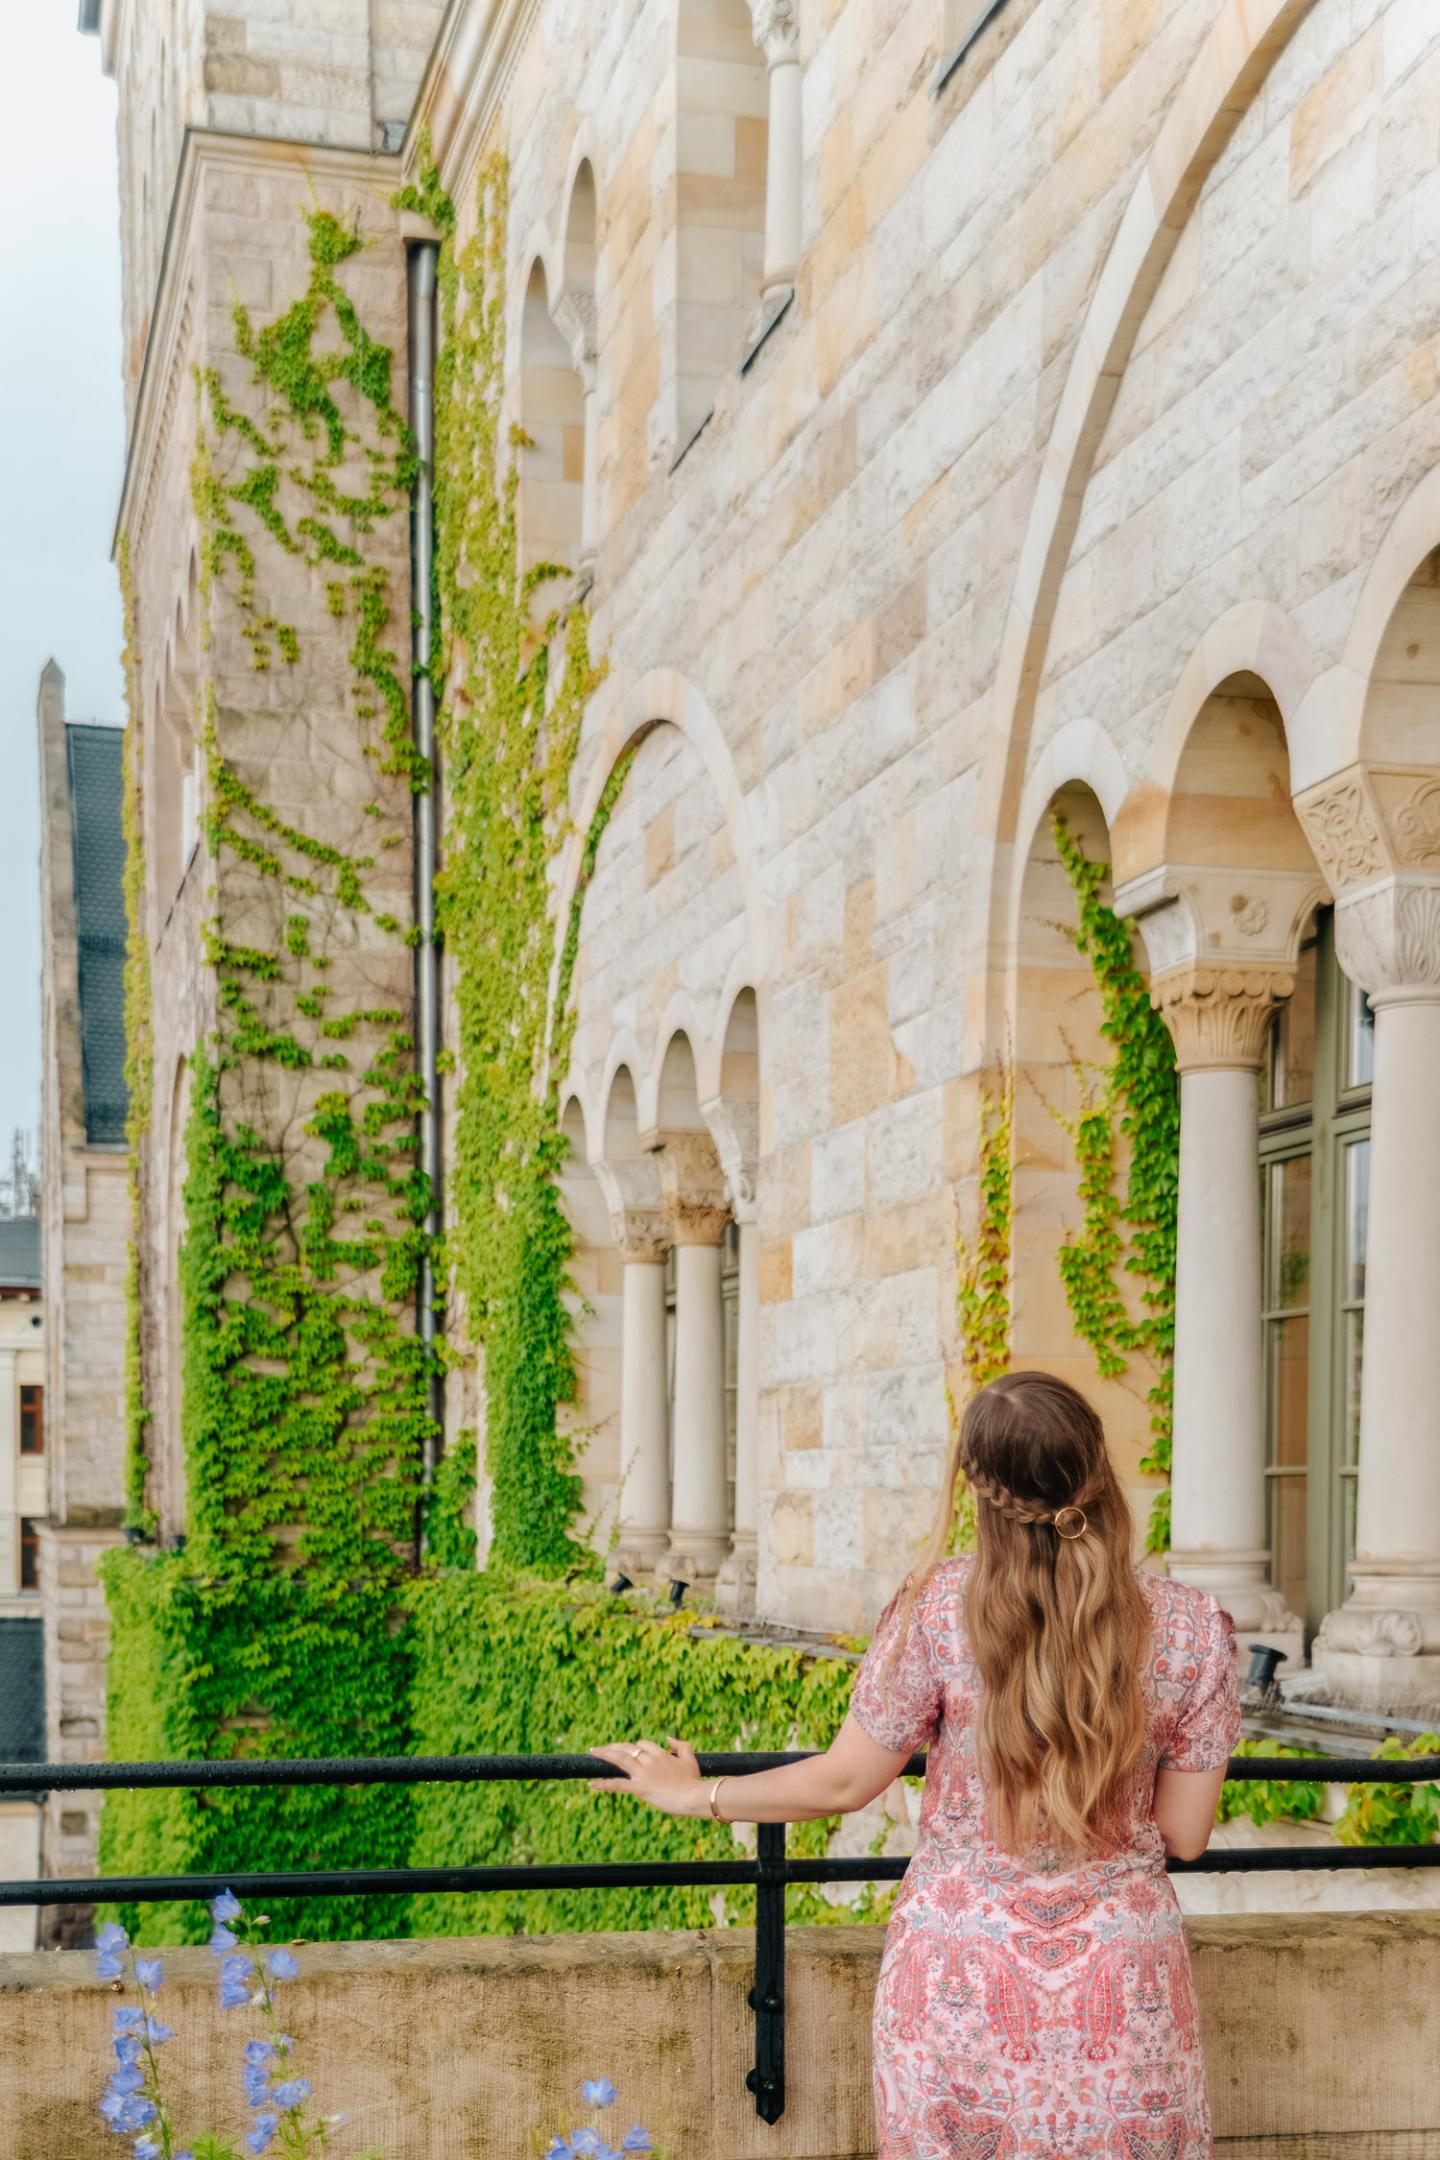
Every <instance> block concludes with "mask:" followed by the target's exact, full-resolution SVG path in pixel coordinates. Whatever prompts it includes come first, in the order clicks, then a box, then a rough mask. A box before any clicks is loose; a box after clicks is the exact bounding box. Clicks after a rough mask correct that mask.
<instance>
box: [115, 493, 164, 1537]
mask: <svg viewBox="0 0 1440 2160" xmlns="http://www.w3.org/2000/svg"><path fill="white" fill-rule="evenodd" d="M118 556H119V569H120V596H121V604H122V608H123V618H122V619H123V622H124V634H125V645H124V650H123V652H122V654H121V665H122V668H123V671H124V678H125V709H126V714H127V724H126V728H125V741H124V745H123V748H122V753H121V754H122V756H123V758H124V776H123V786H122V794H121V798H120V828H121V832H122V835H123V837H124V841H125V868H124V871H123V874H122V884H123V890H124V897H125V972H124V987H125V1099H126V1109H125V1144H126V1147H127V1149H128V1151H129V1162H128V1168H127V1189H128V1194H129V1204H130V1246H129V1250H128V1252H127V1253H126V1256H125V1524H126V1527H127V1528H128V1529H132V1530H139V1531H141V1532H142V1533H146V1534H153V1531H154V1526H155V1518H154V1514H153V1512H152V1510H151V1509H150V1507H149V1505H148V1501H147V1491H146V1488H147V1481H148V1477H149V1467H150V1466H149V1446H148V1443H149V1433H150V1410H149V1407H148V1406H147V1404H146V1401H145V1362H144V1355H143V1349H142V1342H141V1315H142V1312H143V1308H144V1294H143V1285H142V1282H141V1271H140V1248H141V1212H140V1207H141V1201H140V1178H141V1162H142V1159H143V1153H144V1148H145V1143H146V1136H147V1135H148V1133H149V1131H150V1111H151V1097H152V1094H153V1091H154V1072H155V1050H154V1027H153V1019H152V1008H151V993H150V941H149V939H148V937H147V936H146V932H145V787H144V761H145V741H144V709H145V708H144V700H143V698H142V697H141V694H140V649H139V636H138V629H137V616H136V606H135V579H134V574H133V572H132V569H131V564H130V540H129V536H128V535H127V534H125V533H122V534H121V535H120V545H119V550H118Z"/></svg>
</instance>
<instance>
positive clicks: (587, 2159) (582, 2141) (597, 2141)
mask: <svg viewBox="0 0 1440 2160" xmlns="http://www.w3.org/2000/svg"><path fill="white" fill-rule="evenodd" d="M570 2143H571V2144H572V2145H573V2146H574V2148H575V2150H576V2152H577V2153H579V2154H581V2156H582V2160H599V2155H600V2153H601V2152H602V2151H603V2149H604V2143H605V2141H604V2139H603V2138H602V2137H601V2135H600V2133H599V2131H598V2130H591V2129H589V2128H588V2127H587V2128H586V2129H584V2130H572V2131H571V2132H570Z"/></svg>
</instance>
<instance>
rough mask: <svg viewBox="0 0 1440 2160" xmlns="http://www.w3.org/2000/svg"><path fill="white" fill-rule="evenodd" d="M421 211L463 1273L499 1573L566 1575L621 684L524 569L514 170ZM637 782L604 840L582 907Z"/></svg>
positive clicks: (564, 578) (581, 628) (532, 569)
mask: <svg viewBox="0 0 1440 2160" xmlns="http://www.w3.org/2000/svg"><path fill="white" fill-rule="evenodd" d="M402 200H403V201H404V202H405V204H406V205H407V206H408V207H411V208H415V209H419V210H423V211H424V212H425V213H426V214H428V215H429V216H431V217H433V218H434V219H435V221H436V223H437V224H438V225H439V226H440V229H441V231H442V233H443V235H444V238H443V242H442V246H441V249H440V260H439V272H438V294H439V311H440V333H441V335H440V345H439V361H438V365H437V369H436V384H435V436H436V471H435V505H436V526H437V548H436V583H437V589H438V594H439V600H440V607H441V633H442V634H441V637H440V639H439V641H438V649H437V675H438V677H439V678H440V679H442V680H443V682H444V687H445V695H444V700H443V704H442V707H441V712H440V721H439V732H440V741H441V748H442V754H443V756H444V759H445V767H446V778H447V786H448V791H449V801H448V815H447V824H446V861H445V866H444V868H443V870H442V872H441V875H440V878H439V880H438V882H437V913H438V919H439V922H440V925H441V928H442V931H443V935H444V938H445V943H446V949H447V952H448V953H449V955H450V957H451V959H452V961H453V964H454V976H455V1014H456V1027H457V1041H456V1064H457V1067H458V1074H459V1078H458V1083H457V1088H456V1119H455V1148H454V1155H453V1161H452V1167H451V1174H450V1194H451V1205H452V1213H453V1218H454V1220H453V1229H452V1232H451V1235H450V1239H449V1257H450V1260H451V1262H452V1265H453V1269H454V1276H455V1282H456V1287H457V1288H458V1290H459V1292H460V1293H461V1295H462V1297H463V1299H464V1304H465V1313H466V1320H467V1324H468V1330H469V1333H470V1335H471V1336H472V1338H473V1339H474V1341H475V1342H476V1343H477V1344H478V1345H479V1346H480V1348H481V1349H482V1351H483V1356H484V1393H485V1445H486V1468H487V1471H488V1477H489V1497H490V1519H491V1526H492V1537H491V1545H490V1558H491V1561H492V1563H493V1564H494V1565H496V1566H498V1567H502V1568H516V1569H528V1570H532V1571H535V1572H538V1573H541V1574H551V1575H553V1574H562V1573H566V1572H569V1571H572V1570H574V1569H576V1568H586V1567H593V1566H594V1565H595V1563H594V1561H593V1559H592V1558H591V1555H590V1554H589V1552H588V1549H587V1548H586V1547H585V1546H584V1545H583V1544H582V1543H581V1541H580V1540H579V1539H578V1538H577V1537H576V1535H575V1530H574V1524H575V1520H576V1516H577V1514H578V1511H579V1505H580V1481H579V1478H578V1476H577V1475H576V1471H575V1463H574V1454H573V1443H572V1441H571V1440H570V1438H569V1437H568V1436H567V1435H566V1434H565V1433H564V1431H563V1430H562V1428H561V1425H560V1422H559V1419H558V1417H557V1411H558V1409H559V1408H560V1406H561V1405H563V1404H565V1403H568V1402H572V1401H573V1400H574V1399H575V1396H576V1392H577V1378H576V1368H575V1362H574V1356H573V1351H572V1346H571V1340H570V1314H569V1311H568V1309H567V1305H566V1291H567V1288H568V1286H569V1264H570V1256H571V1239H570V1232H569V1228H568V1225H567V1223H566V1221H565V1217H564V1213H563V1211H562V1208H561V1205H560V1198H559V1192H558V1188H557V1183H556V1179H557V1174H558V1172H559V1169H560V1166H561V1163H562V1162H563V1160H564V1155H565V1145H566V1143H565V1140H564V1138H563V1135H562V1133H561V1130H560V1123H559V1116H558V1105H557V1102H556V1087H557V1085H558V1081H559V1078H560V1076H561V1074H562V1073H563V1069H564V1065H565V1061H566V1056H567V1054H568V1044H569V1031H570V1029H571V1027H572V1026H573V1020H572V1019H571V1017H570V1016H569V1013H568V1003H569V999H568V991H569V983H570V974H571V970H572V968H573V963H574V956H575V947H576V939H577V935H578V919H577V913H576V910H578V905H579V896H578V895H577V900H576V903H575V908H574V909H572V914H571V919H570V921H569V923H568V924H567V925H566V926H565V932H566V934H565V942H564V948H563V956H562V966H561V970H560V984H559V994H558V996H554V997H552V983H551V963H552V959H553V956H554V950H555V930H554V923H553V894H552V873H553V870H554V866H555V862H556V857H557V854H558V851H559V849H560V848H561V847H562V845H563V844H564V842H565V840H566V838H567V836H568V833H569V826H568V823H567V818H566V801H567V794H568V786H569V779H570V774H571V770H572V767H573V764H574V759H575V753H576V749H577V746H578V743H579V735H580V723H581V718H582V715H583V712H584V709H585V704H586V700H587V699H588V698H589V696H590V694H591V692H592V691H593V690H594V688H595V687H596V685H597V683H598V682H599V681H600V678H601V674H602V670H601V668H600V667H598V666H597V665H596V664H595V663H594V662H592V660H591V657H590V649H589V638H588V620H587V616H586V612H585V609H584V607H583V606H582V605H581V604H579V603H578V602H576V601H574V600H572V599H570V598H569V597H568V595H569V592H570V586H569V573H568V571H567V570H566V569H565V567H564V566H563V565H561V564H557V563H551V562H535V563H530V564H528V565H526V564H525V562H524V561H523V559H522V549H521V543H520V533H519V519H518V495H519V462H518V454H519V452H520V451H521V450H522V449H523V448H524V447H525V441H526V438H525V437H524V436H523V435H522V434H521V433H520V432H519V431H518V430H511V431H509V433H508V434H507V433H506V431H505V428H504V424H503V419H502V411H503V398H504V383H505V334H504V312H505V232H506V210H507V173H506V166H505V162H504V160H503V158H501V157H498V156H497V157H495V158H492V159H491V160H490V161H489V162H488V163H486V164H485V165H484V166H483V167H482V169H481V172H480V176H479V181H478V188H477V198H476V215H475V225H474V230H473V232H471V233H470V235H469V236H468V237H466V238H464V239H460V238H459V237H458V236H457V229H456V219H455V216H454V212H453V207H452V206H451V205H450V204H449V203H448V201H447V200H446V199H445V197H444V195H443V192H442V191H441V190H440V188H439V185H438V182H437V180H436V179H435V176H434V173H433V170H432V169H430V168H429V166H428V164H426V165H424V166H422V179H421V182H420V185H419V187H418V188H416V189H414V190H412V191H410V192H409V193H408V194H407V195H406V196H405V197H404V198H402ZM620 779H623V773H622V774H621V775H620V776H619V779H617V780H616V781H615V783H614V786H613V791H611V790H607V798H606V800H605V801H604V802H603V803H602V808H601V813H600V815H599V817H598V818H597V822H596V825H595V826H594V827H592V831H591V833H590V834H589V835H588V836H587V844H586V850H585V857H586V859H585V862H584V864H582V877H581V892H582V893H583V888H584V883H585V881H586V878H587V877H588V873H589V869H591V868H593V864H594V848H595V847H596V846H597V845H598V841H599V832H600V831H601V830H603V821H604V818H605V817H606V816H608V814H609V809H610V806H611V805H612V804H613V801H614V799H615V794H616V793H618V787H619V780H620Z"/></svg>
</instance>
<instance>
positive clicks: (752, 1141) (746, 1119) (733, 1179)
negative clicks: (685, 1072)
mask: <svg viewBox="0 0 1440 2160" xmlns="http://www.w3.org/2000/svg"><path fill="white" fill-rule="evenodd" d="M703 1109H704V1115H705V1120H706V1123H707V1124H708V1125H709V1127H710V1130H711V1132H712V1133H713V1134H714V1135H715V1146H716V1150H717V1152H718V1154H719V1157H720V1168H721V1170H722V1171H723V1172H724V1175H725V1191H726V1194H727V1197H728V1199H729V1202H730V1212H731V1214H732V1215H733V1216H734V1217H735V1220H736V1222H753V1221H754V1220H755V1178H756V1164H757V1159H758V1157H759V1153H760V1105H759V1103H757V1102H749V1101H745V1100H743V1099H742V1100H739V1101H735V1100H732V1099H731V1098H730V1097H729V1096H725V1095H717V1096H715V1097H714V1099H713V1100H712V1101H710V1102H707V1103H705V1104H704V1105H703Z"/></svg>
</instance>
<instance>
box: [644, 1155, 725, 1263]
mask: <svg viewBox="0 0 1440 2160" xmlns="http://www.w3.org/2000/svg"><path fill="white" fill-rule="evenodd" d="M655 1161H656V1163H657V1165H658V1168H659V1176H660V1205H661V1208H662V1210H663V1213H664V1217H665V1226H666V1231H667V1233H668V1235H669V1239H670V1242H671V1244H672V1245H718V1244H719V1243H720V1240H721V1239H722V1238H723V1237H724V1235H725V1225H726V1223H727V1222H728V1221H729V1220H730V1210H729V1207H728V1206H727V1204H726V1199H725V1177H724V1173H723V1171H722V1170H721V1168H720V1154H719V1150H718V1149H717V1148H716V1145H715V1142H714V1141H713V1139H712V1138H711V1137H710V1134H709V1133H708V1132H665V1133H662V1134H660V1135H659V1141H658V1146H657V1148H656V1151H655Z"/></svg>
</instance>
